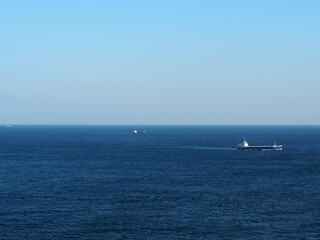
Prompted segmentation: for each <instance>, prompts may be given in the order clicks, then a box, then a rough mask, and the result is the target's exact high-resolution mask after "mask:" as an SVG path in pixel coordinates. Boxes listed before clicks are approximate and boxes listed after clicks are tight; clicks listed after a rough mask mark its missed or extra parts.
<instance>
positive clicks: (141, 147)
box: [0, 125, 320, 240]
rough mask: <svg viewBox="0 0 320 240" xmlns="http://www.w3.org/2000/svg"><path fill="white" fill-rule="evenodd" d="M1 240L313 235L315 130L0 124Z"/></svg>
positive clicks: (318, 230) (318, 215)
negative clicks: (245, 146) (244, 146)
mask: <svg viewBox="0 0 320 240" xmlns="http://www.w3.org/2000/svg"><path fill="white" fill-rule="evenodd" d="M134 128H138V129H146V131H147V134H146V135H132V134H131V131H132V130H133V129H134ZM244 137H245V138H246V140H247V141H248V142H249V144H254V145H259V144H263V145H264V144H273V143H274V141H276V142H277V144H282V145H283V151H240V150H237V149H236V146H237V144H238V143H240V142H242V140H243V138H244ZM0 239H10V240H12V239H41V240H43V239H320V127H319V126H22V125H21V126H18V125H17V126H12V127H11V128H6V127H1V128H0Z"/></svg>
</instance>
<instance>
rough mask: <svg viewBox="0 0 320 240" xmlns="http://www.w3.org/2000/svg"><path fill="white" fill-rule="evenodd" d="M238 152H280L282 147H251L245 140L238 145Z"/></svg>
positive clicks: (275, 145) (274, 145)
mask: <svg viewBox="0 0 320 240" xmlns="http://www.w3.org/2000/svg"><path fill="white" fill-rule="evenodd" d="M237 148H238V150H282V145H277V144H276V143H274V144H273V145H260V146H251V145H249V143H248V142H247V141H246V140H243V142H242V143H240V144H238V147H237Z"/></svg>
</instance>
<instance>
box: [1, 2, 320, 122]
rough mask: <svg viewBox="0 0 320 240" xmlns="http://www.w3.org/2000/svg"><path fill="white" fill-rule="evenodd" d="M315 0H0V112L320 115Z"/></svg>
mask: <svg viewBox="0 0 320 240" xmlns="http://www.w3.org/2000/svg"><path fill="white" fill-rule="evenodd" d="M319 12H320V2H319V1H316V0H314V1H312V0H310V1H302V0H300V1H294V0H290V1H289V0H287V1H285V0H283V1H272V0H268V1H267V0H265V1H253V0H252V1H249V0H243V1H228V0H223V1H222V0H221V1H218V0H216V1H214V0H212V1H209V0H208V1H206V0H199V1H196V0H194V1H188V0H184V1H182V0H181V1H178V0H171V1H169V0H161V1H160V0H155V1H147V0H145V1H139V0H136V1H129V0H128V1H123V0H117V1H116V0H114V1H112V0H110V1H89V0H88V1H71V0H64V1H59V0H58V1H32V0H30V1H22V0H20V1H18V0H17V1H14V0H11V1H9V0H8V1H0V29H1V31H0V108H1V111H0V123H11V124H320V111H319V110H318V109H319V106H318V105H319V103H320V94H319V89H320V67H319V66H320V44H319V43H320V31H319V26H320V14H319Z"/></svg>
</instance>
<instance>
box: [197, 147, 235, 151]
mask: <svg viewBox="0 0 320 240" xmlns="http://www.w3.org/2000/svg"><path fill="white" fill-rule="evenodd" d="M194 149H197V150H213V151H235V150H237V148H226V147H195V148H194Z"/></svg>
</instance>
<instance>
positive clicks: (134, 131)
mask: <svg viewBox="0 0 320 240" xmlns="http://www.w3.org/2000/svg"><path fill="white" fill-rule="evenodd" d="M131 133H132V134H134V135H144V134H147V132H146V130H144V129H143V130H137V129H134V130H132V132H131Z"/></svg>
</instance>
